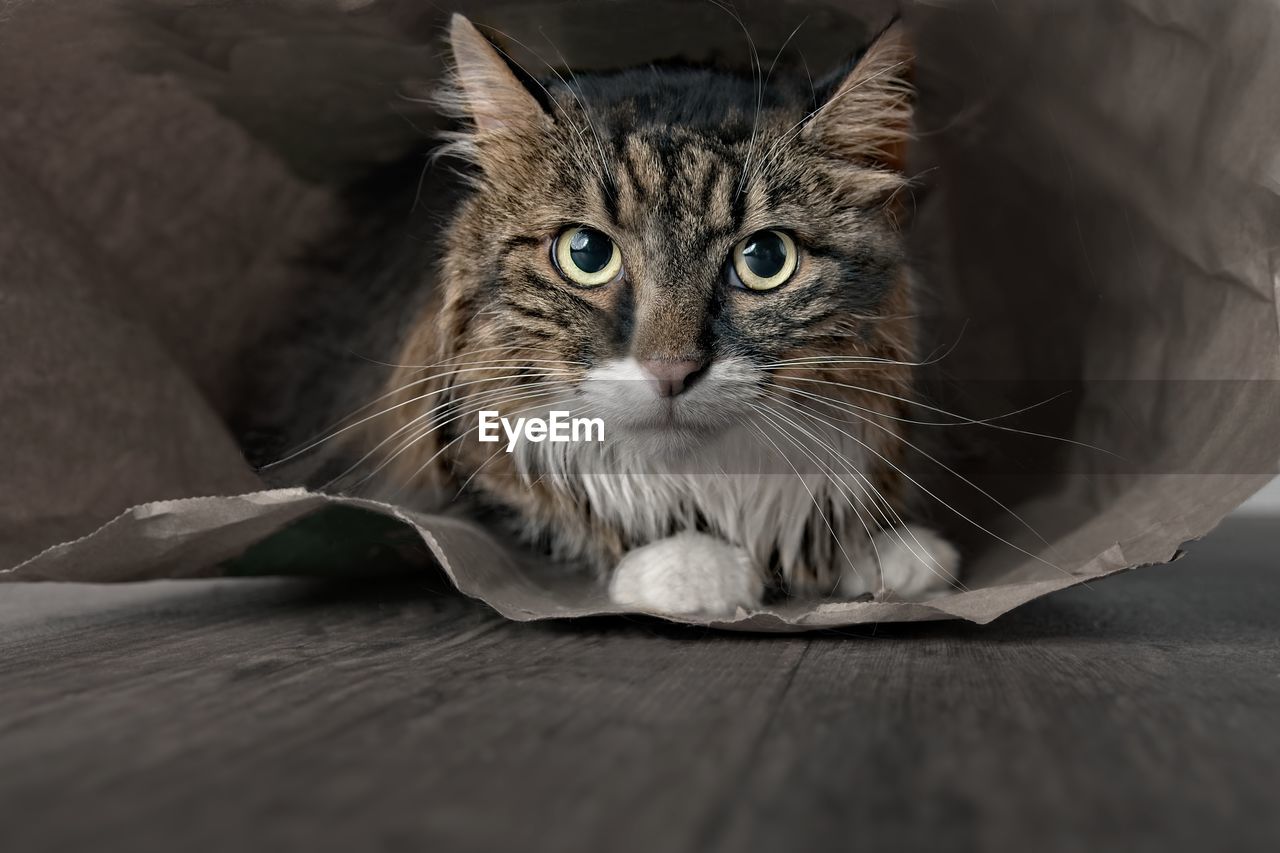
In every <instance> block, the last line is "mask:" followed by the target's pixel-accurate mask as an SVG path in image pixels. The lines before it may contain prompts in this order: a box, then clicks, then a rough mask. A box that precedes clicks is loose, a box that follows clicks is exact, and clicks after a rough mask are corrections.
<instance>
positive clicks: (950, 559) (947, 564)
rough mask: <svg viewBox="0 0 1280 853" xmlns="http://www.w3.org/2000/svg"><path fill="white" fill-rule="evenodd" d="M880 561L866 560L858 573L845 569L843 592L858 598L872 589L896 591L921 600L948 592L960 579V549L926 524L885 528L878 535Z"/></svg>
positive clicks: (895, 594)
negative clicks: (877, 563) (922, 525)
mask: <svg viewBox="0 0 1280 853" xmlns="http://www.w3.org/2000/svg"><path fill="white" fill-rule="evenodd" d="M874 554H875V556H878V557H879V567H878V571H877V566H876V560H875V558H874V557H873V558H872V559H870V560H868V561H866V562H865V563H864V564H863V565H861V566H859V567H858V568H859V571H858V572H847V571H846V572H845V573H844V575H843V576H842V577H841V580H840V592H841V594H842V595H844V596H845V597H848V598H856V597H858V596H860V595H864V594H866V593H868V592H871V593H875V594H876V595H883V594H884V593H892V594H893V597H894V598H898V599H906V600H919V599H922V598H928V597H930V596H933V595H936V594H937V593H940V592H946V591H947V590H949V589H951V587H952V586H953V585H954V584H955V583H956V582H957V581H958V580H959V574H958V572H959V569H960V552H959V551H957V550H956V548H955V546H954V545H952V544H951V543H950V542H948V541H947V540H945V539H943V538H942V537H941V536H939V535H938V534H936V533H934V532H933V531H932V530H929V529H928V528H925V527H920V526H918V525H915V524H908V525H905V526H903V527H895V528H892V529H890V530H882V531H881V532H880V533H878V534H876V537H875V548H874Z"/></svg>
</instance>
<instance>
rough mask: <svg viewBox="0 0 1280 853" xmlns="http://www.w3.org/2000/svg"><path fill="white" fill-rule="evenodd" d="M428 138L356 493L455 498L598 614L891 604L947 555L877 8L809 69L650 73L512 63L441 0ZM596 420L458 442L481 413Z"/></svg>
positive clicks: (896, 69) (901, 39)
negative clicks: (444, 61)
mask: <svg viewBox="0 0 1280 853" xmlns="http://www.w3.org/2000/svg"><path fill="white" fill-rule="evenodd" d="M450 41H451V48H452V55H453V72H452V74H451V76H450V78H449V80H448V82H447V83H446V85H445V86H444V90H443V92H442V93H440V95H439V99H438V100H439V103H440V104H441V105H442V106H443V108H444V110H445V111H446V113H447V114H448V115H450V116H451V117H452V118H453V119H455V120H456V124H455V130H454V131H453V132H451V133H450V134H449V138H448V139H447V141H446V143H445V144H444V146H443V148H442V149H441V150H440V151H439V152H438V155H439V156H441V157H449V158H454V162H455V163H457V164H458V166H459V168H461V169H463V170H464V173H465V175H466V179H467V185H466V188H465V191H464V192H463V194H462V197H461V198H460V199H459V201H458V203H457V205H456V206H455V207H454V210H453V212H452V214H451V218H450V220H449V221H448V223H447V227H446V229H445V231H444V234H443V238H442V240H441V243H440V250H439V258H438V262H437V263H436V264H434V269H432V270H431V271H430V273H428V272H415V274H418V275H421V276H423V277H424V278H425V277H426V276H428V275H430V276H434V277H435V288H434V292H433V296H432V297H431V298H430V300H429V302H427V304H426V305H425V306H423V307H421V308H420V310H418V311H417V312H415V313H414V315H413V316H412V317H410V318H409V319H408V321H407V322H406V323H405V324H404V325H403V327H402V329H401V332H400V333H399V335H398V338H397V342H396V350H395V352H394V354H393V357H392V358H390V359H389V360H390V361H391V362H392V363H393V367H394V369H393V370H391V371H390V373H391V375H390V379H389V383H388V384H386V385H385V387H383V388H382V389H381V392H380V393H381V394H382V398H381V400H380V402H379V403H378V407H379V411H378V413H377V416H371V417H367V418H364V419H362V420H361V421H359V423H360V426H359V428H358V429H352V430H349V431H347V432H346V434H345V435H344V436H343V438H344V439H346V440H347V441H348V444H349V446H354V448H355V450H356V451H357V452H358V453H360V454H361V456H362V458H363V460H366V461H367V463H368V464H370V465H372V467H373V471H374V473H373V474H372V475H368V476H366V477H364V478H363V479H362V481H361V482H362V484H363V485H362V488H363V489H366V490H368V489H370V488H372V489H373V490H374V491H375V492H377V491H378V490H381V491H383V492H395V493H396V494H397V495H398V496H399V497H398V498H397V499H398V500H400V502H402V503H403V502H405V500H408V499H410V498H406V495H407V496H411V500H412V501H413V502H414V503H416V504H418V505H420V506H421V507H422V508H424V509H433V508H438V507H439V506H440V505H441V503H454V502H455V501H456V499H457V498H458V496H459V495H462V496H464V497H465V498H466V499H467V500H468V501H469V502H470V503H471V504H472V505H475V506H479V507H482V508H484V509H486V510H487V511H488V512H489V513H490V514H491V515H492V516H493V517H494V518H495V519H497V520H498V522H499V523H502V524H506V525H508V527H509V529H511V530H513V531H514V532H515V533H516V534H518V535H519V536H520V537H522V538H523V539H524V540H525V541H526V542H527V543H528V544H530V545H532V546H535V547H537V548H541V549H543V550H545V552H546V553H547V554H549V555H551V556H552V557H554V558H557V559H560V560H564V561H567V562H570V563H576V564H580V565H582V566H584V567H587V568H588V569H590V570H593V571H596V572H598V573H599V576H600V578H601V583H603V584H605V585H606V586H607V589H608V592H609V595H610V596H611V598H612V599H613V600H614V601H615V602H616V603H617V604H618V605H620V606H624V607H627V608H636V609H640V610H645V611H649V612H657V613H669V614H697V615H703V616H708V617H725V616H732V615H733V614H734V613H736V612H737V611H738V609H739V608H742V609H744V610H747V611H750V610H752V609H753V608H758V607H760V606H761V605H762V604H763V603H764V602H766V601H769V600H771V599H773V598H776V597H778V596H782V595H788V596H805V597H818V596H837V597H843V598H854V597H860V596H865V595H868V594H870V595H875V596H881V597H892V598H896V599H916V598H924V597H928V596H930V595H934V594H937V593H939V592H942V591H945V590H946V589H948V588H949V587H950V586H951V585H952V584H954V583H955V582H956V572H957V569H958V555H957V552H956V550H955V549H954V548H953V547H952V546H951V545H950V544H949V543H948V542H947V541H946V540H945V539H943V538H942V537H941V536H939V535H938V534H936V533H935V532H933V531H932V530H930V529H928V528H926V527H923V526H921V525H919V524H917V523H913V522H911V521H910V520H909V519H910V513H911V501H910V500H909V496H910V493H911V491H912V490H911V481H910V478H909V477H907V476H906V475H905V474H903V472H902V460H903V452H904V446H905V441H904V434H903V427H904V423H905V422H906V421H908V420H909V418H908V400H909V399H910V398H911V397H912V396H913V370H914V368H915V367H916V366H917V363H916V356H915V354H914V351H913V339H914V337H915V335H914V331H915V330H914V328H913V325H914V321H913V294H912V279H911V277H910V275H909V272H908V270H907V269H906V266H905V259H904V246H903V235H902V228H903V227H904V226H903V221H904V218H905V217H904V213H905V209H904V208H905V205H904V204H903V201H902V199H903V198H904V195H905V194H904V192H903V190H904V189H905V188H906V186H907V178H906V176H905V164H904V159H905V152H906V146H907V141H908V138H909V136H910V134H911V128H912V108H913V103H914V92H913V87H912V84H911V78H912V73H911V68H912V62H913V55H912V52H911V49H910V45H909V40H908V39H907V37H906V34H905V32H904V28H903V27H902V25H901V24H896V23H895V24H893V25H891V26H890V27H889V28H888V29H887V30H886V31H884V32H883V33H882V34H880V35H879V36H878V37H877V38H876V39H875V40H874V41H873V42H872V43H871V45H870V46H869V47H868V48H867V49H866V50H864V51H863V52H862V53H861V55H860V56H859V57H858V58H857V59H855V60H854V61H851V62H850V63H849V64H848V65H847V66H846V67H844V68H842V69H839V70H838V71H837V72H836V73H835V74H833V75H831V77H830V78H829V79H827V80H825V81H818V82H817V83H813V82H812V81H810V80H809V79H808V78H807V77H806V76H804V75H790V74H779V75H776V76H773V77H772V78H771V79H770V81H769V85H768V86H767V87H764V88H763V90H762V89H761V87H760V82H761V81H760V79H759V78H758V77H756V76H754V75H747V74H736V73H730V72H727V71H723V70H717V69H711V68H703V67H693V66H680V65H659V66H652V67H644V68H640V69H631V70H622V71H616V72H609V73H591V74H580V75H577V76H573V75H569V77H568V78H567V79H566V78H565V77H563V76H561V75H559V74H553V75H551V76H550V77H549V78H547V79H538V78H535V77H533V76H532V75H530V74H528V73H526V72H525V71H524V70H523V69H521V68H520V67H519V66H517V65H516V64H515V63H514V62H513V61H511V60H510V59H509V57H507V55H506V54H505V53H504V52H503V51H502V50H501V49H500V48H499V47H498V46H497V44H496V43H494V42H491V41H490V40H489V39H487V38H486V37H485V36H484V35H482V34H481V33H480V32H479V31H478V30H477V29H476V28H475V27H474V26H473V25H472V24H471V23H470V22H469V21H468V20H467V19H465V18H463V17H462V16H457V15H455V16H454V18H453V19H452V24H451V30H450ZM558 410H559V411H566V412H572V413H574V414H575V415H582V416H589V417H591V418H599V420H600V422H601V423H602V424H603V425H604V440H603V441H599V442H597V441H578V442H550V441H541V442H538V441H531V440H521V441H518V442H516V443H515V445H514V446H513V447H512V452H509V453H508V452H506V444H505V438H504V441H503V442H501V443H498V444H494V443H488V442H484V441H481V440H480V436H481V430H480V423H479V419H480V416H481V412H498V413H500V414H501V415H502V416H504V417H507V418H508V419H510V420H512V421H514V420H515V419H516V418H517V417H532V416H540V417H547V416H548V414H549V413H550V412H552V411H558Z"/></svg>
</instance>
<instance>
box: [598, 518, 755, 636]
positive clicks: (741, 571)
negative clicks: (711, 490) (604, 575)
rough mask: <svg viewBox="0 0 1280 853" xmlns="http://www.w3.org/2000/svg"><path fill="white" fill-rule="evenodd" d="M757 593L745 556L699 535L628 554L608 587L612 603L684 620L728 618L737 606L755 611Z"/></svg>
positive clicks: (681, 535) (678, 537)
mask: <svg viewBox="0 0 1280 853" xmlns="http://www.w3.org/2000/svg"><path fill="white" fill-rule="evenodd" d="M763 594H764V582H763V581H762V580H761V578H760V576H759V574H758V573H757V572H756V571H754V570H753V569H752V567H751V561H750V559H749V558H748V557H747V554H746V552H745V551H743V550H742V549H741V548H735V547H734V546H732V545H730V544H728V543H726V542H723V541H721V540H719V539H716V538H715V537H713V536H707V535H706V534H703V533H679V534H677V535H675V536H671V537H669V538H667V539H659V540H658V541H657V542H652V543H650V544H648V545H645V546H644V547H643V548H637V549H635V550H634V551H628V552H627V554H626V555H625V556H624V557H623V558H622V560H621V561H620V562H619V563H618V566H617V568H615V569H614V570H613V578H612V579H611V580H610V582H609V597H610V598H611V599H613V601H614V603H615V604H621V605H622V606H624V607H634V608H635V609H637V610H644V611H648V612H651V613H670V614H678V615H685V616H689V615H694V614H698V615H703V616H732V615H733V614H734V613H735V612H737V609H738V608H739V607H742V608H744V609H748V610H749V609H751V608H753V607H757V606H759V604H760V597H761V596H762V595H763Z"/></svg>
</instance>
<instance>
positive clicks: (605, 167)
mask: <svg viewBox="0 0 1280 853" xmlns="http://www.w3.org/2000/svg"><path fill="white" fill-rule="evenodd" d="M490 29H492V30H493V32H495V33H497V34H498V35H500V36H502V37H503V38H505V39H507V40H509V41H512V42H514V43H515V44H518V45H520V46H521V47H523V48H524V49H525V50H527V51H529V53H531V54H533V55H534V56H535V57H537V58H538V61H539V62H541V63H542V64H543V65H544V66H545V67H546V69H547V70H548V71H550V72H551V73H552V74H554V75H555V76H556V79H558V80H559V81H560V82H561V84H563V85H564V87H565V88H566V89H568V90H569V94H570V95H572V96H573V98H574V100H576V101H577V102H578V106H580V107H582V116H583V118H584V119H586V121H587V126H588V127H589V128H590V131H591V136H592V138H593V139H594V140H595V143H596V150H597V151H598V152H599V154H600V168H601V170H602V177H604V178H606V179H607V180H608V181H609V182H610V183H611V184H616V183H617V181H616V178H615V177H614V174H613V172H612V171H611V170H610V169H609V160H608V158H607V157H605V154H604V145H603V143H602V142H601V140H600V134H599V133H597V132H596V127H595V123H594V122H593V121H592V120H591V113H590V112H589V111H588V110H587V107H586V104H584V103H583V101H582V99H581V98H580V97H579V96H578V93H577V91H576V90H575V89H574V88H573V86H570V85H569V82H568V81H567V80H565V79H564V75H562V74H561V73H560V72H559V71H557V70H556V69H555V67H554V66H552V65H551V63H549V62H547V61H546V60H545V59H543V58H542V57H541V56H539V55H538V52H537V51H536V50H534V49H533V48H531V47H529V45H527V44H525V43H524V42H522V41H521V40H520V39H518V38H516V37H515V36H513V35H511V34H510V33H507V32H503V31H502V30H499V29H494V28H492V27H491V28H490ZM544 37H545V36H544ZM548 44H550V40H548ZM552 47H553V48H554V47H555V46H554V45H552ZM497 50H498V52H499V53H501V54H502V55H503V56H505V57H506V58H507V60H508V61H510V62H512V63H515V65H516V67H517V68H519V69H520V70H522V71H524V73H525V75H527V76H528V77H529V78H530V79H531V80H533V81H534V82H535V83H536V84H537V86H538V88H540V89H542V91H543V93H545V94H546V96H547V101H548V103H551V104H554V103H555V102H556V99H555V98H554V97H552V95H551V92H550V91H549V90H548V89H547V87H546V86H544V85H542V83H541V82H539V81H538V79H537V78H536V77H534V76H533V75H532V74H530V73H529V71H528V69H526V68H524V66H522V65H520V64H519V63H516V61H515V60H514V59H512V57H511V55H510V54H508V53H507V52H506V51H504V50H503V49H502V48H500V47H499V48H497ZM556 52H557V53H559V50H557V51H556ZM560 58H561V61H562V62H563V61H564V57H563V56H561V57H560ZM565 64H566V66H567V65H568V63H565ZM570 73H572V72H570ZM566 118H568V116H566ZM572 125H573V127H574V129H575V130H577V127H578V124H577V122H572ZM582 135H585V134H582Z"/></svg>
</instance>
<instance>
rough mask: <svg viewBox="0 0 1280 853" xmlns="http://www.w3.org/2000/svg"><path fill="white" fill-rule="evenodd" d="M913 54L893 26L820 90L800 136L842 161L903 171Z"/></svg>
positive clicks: (898, 26)
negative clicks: (819, 103)
mask: <svg viewBox="0 0 1280 853" xmlns="http://www.w3.org/2000/svg"><path fill="white" fill-rule="evenodd" d="M914 67H915V51H914V50H913V48H912V46H911V41H910V39H909V38H908V36H907V31H906V27H904V26H903V24H902V22H901V21H895V22H894V23H892V24H890V25H889V27H888V28H887V29H886V30H885V31H884V32H883V33H881V34H880V35H879V36H878V37H877V38H876V39H875V41H873V42H872V43H871V45H870V47H868V48H867V49H866V51H865V52H864V53H863V54H862V56H860V57H859V58H858V59H856V60H855V61H854V62H853V63H852V67H848V66H846V67H845V68H843V69H841V70H840V71H838V72H837V73H836V74H834V75H832V77H831V78H829V79H828V80H827V81H825V82H824V83H823V84H822V85H821V86H820V87H819V89H818V91H819V96H820V97H823V96H825V97H824V99H823V100H822V101H821V106H820V107H819V108H818V111H817V113H816V114H815V115H814V116H813V118H811V119H810V120H809V123H808V125H807V126H806V127H805V129H804V131H803V133H804V135H805V136H806V137H807V138H808V139H811V140H813V141H814V142H817V143H818V144H819V145H821V146H823V147H824V148H826V149H827V150H828V151H830V152H831V153H832V154H834V155H835V156H837V157H840V158H841V159H845V160H849V161H852V162H857V163H859V164H862V165H866V166H869V167H871V168H880V169H890V170H892V171H894V172H899V173H901V172H904V171H905V170H906V157H907V143H908V142H909V141H910V138H911V126H912V116H913V113H914V108H915V86H914V85H913V84H912V77H913V71H914Z"/></svg>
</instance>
